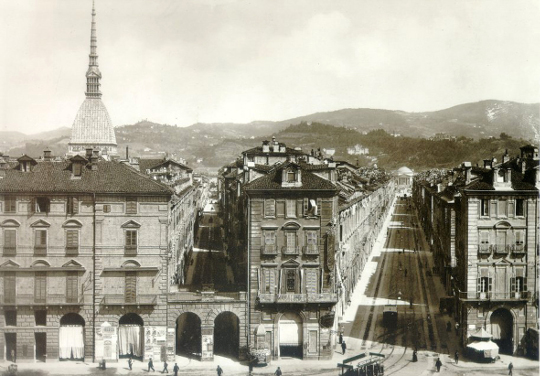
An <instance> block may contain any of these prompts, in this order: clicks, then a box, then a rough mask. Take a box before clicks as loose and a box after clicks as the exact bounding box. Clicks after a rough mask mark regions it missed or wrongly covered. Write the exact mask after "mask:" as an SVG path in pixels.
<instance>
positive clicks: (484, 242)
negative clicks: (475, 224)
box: [478, 231, 490, 253]
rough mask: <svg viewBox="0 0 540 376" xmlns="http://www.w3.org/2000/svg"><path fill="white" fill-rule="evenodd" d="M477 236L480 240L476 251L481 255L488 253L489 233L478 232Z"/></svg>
mask: <svg viewBox="0 0 540 376" xmlns="http://www.w3.org/2000/svg"><path fill="white" fill-rule="evenodd" d="M478 235H479V239H480V245H479V248H478V250H479V251H480V252H482V253H489V252H490V249H489V231H480V233H479V234H478Z"/></svg>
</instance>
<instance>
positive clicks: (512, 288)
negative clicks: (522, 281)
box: [510, 277, 516, 293]
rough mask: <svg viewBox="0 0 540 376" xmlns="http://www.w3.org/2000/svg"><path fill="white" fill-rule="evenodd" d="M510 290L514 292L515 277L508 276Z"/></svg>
mask: <svg viewBox="0 0 540 376" xmlns="http://www.w3.org/2000/svg"><path fill="white" fill-rule="evenodd" d="M510 292H512V293H514V292H516V279H515V278H514V277H512V278H510Z"/></svg>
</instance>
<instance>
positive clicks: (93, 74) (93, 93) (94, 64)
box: [86, 2, 101, 98]
mask: <svg viewBox="0 0 540 376" xmlns="http://www.w3.org/2000/svg"><path fill="white" fill-rule="evenodd" d="M89 58H90V60H89V63H88V70H87V71H86V97H87V98H99V97H101V92H100V91H99V86H100V83H99V80H100V79H101V72H100V71H99V68H98V55H97V37H96V9H95V3H94V2H92V28H91V32H90V55H89Z"/></svg>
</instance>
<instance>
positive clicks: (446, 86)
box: [0, 0, 540, 133]
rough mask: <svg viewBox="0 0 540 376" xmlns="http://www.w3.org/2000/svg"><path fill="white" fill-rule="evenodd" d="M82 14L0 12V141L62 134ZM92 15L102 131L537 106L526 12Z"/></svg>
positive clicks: (353, 4) (539, 56)
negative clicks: (344, 111)
mask: <svg viewBox="0 0 540 376" xmlns="http://www.w3.org/2000/svg"><path fill="white" fill-rule="evenodd" d="M91 8H92V3H91V1H90V0H77V1H75V0H35V1H30V0H3V1H1V2H0V12H1V15H0V45H1V46H2V49H1V55H0V56H1V58H2V60H1V65H0V130H19V131H22V132H24V133H36V132H39V131H43V130H50V129H54V128H57V127H61V126H67V127H71V125H72V123H73V120H74V119H75V115H76V113H77V110H78V109H79V106H80V105H81V103H82V102H83V100H84V91H85V83H86V78H85V72H86V69H87V66H88V53H89V49H90V21H91ZM96 11H97V17H96V20H97V38H98V54H99V64H100V70H101V72H102V75H103V78H102V80H101V84H102V85H101V91H102V92H103V97H102V99H103V101H104V103H105V105H106V107H107V108H108V110H109V114H110V115H111V118H112V121H113V124H114V125H115V126H118V125H124V124H132V123H135V122H137V121H139V120H141V119H148V120H152V121H155V122H159V123H166V124H177V125H178V126H186V125H190V124H192V123H195V122H249V121H252V120H284V119H287V118H291V117H295V116H300V115H306V114H309V113H313V112H319V111H331V110H337V109H341V108H360V107H369V108H383V109H395V110H405V111H426V110H437V109H443V108H446V107H450V106H453V105H456V104H460V103H464V102H472V101H479V100H483V99H501V100H511V101H518V102H527V103H531V102H539V101H540V53H539V46H540V29H539V27H538V24H539V23H540V21H539V20H540V2H539V1H538V0H532V1H515V0H513V1H508V0H501V1H497V0H489V1H481V0H476V1H459V0H451V1H445V0H440V1H428V0H422V1H404V0H396V1H389V0H385V1H382V0H375V1H366V0H350V1H336V0H328V1H314V0H307V1H298V0H295V1H291V0H261V1H247V0H244V1H239V0H223V1H209V0H207V1H204V0H203V1H201V0H193V1H173V0H152V1H148V0H96Z"/></svg>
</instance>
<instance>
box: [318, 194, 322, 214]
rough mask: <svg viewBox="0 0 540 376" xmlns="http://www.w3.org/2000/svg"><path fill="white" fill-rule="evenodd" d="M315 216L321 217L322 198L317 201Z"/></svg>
mask: <svg viewBox="0 0 540 376" xmlns="http://www.w3.org/2000/svg"><path fill="white" fill-rule="evenodd" d="M317 215H322V198H318V199H317Z"/></svg>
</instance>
